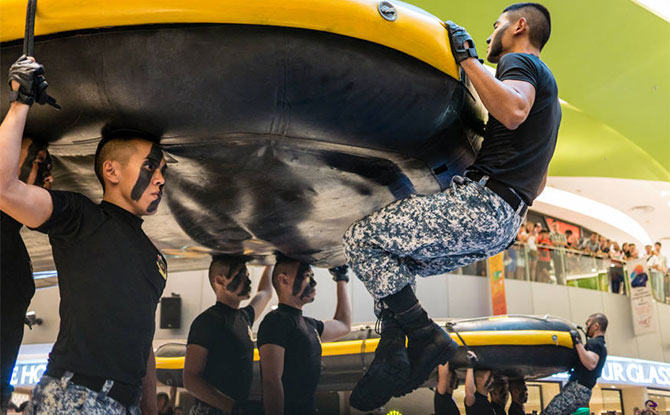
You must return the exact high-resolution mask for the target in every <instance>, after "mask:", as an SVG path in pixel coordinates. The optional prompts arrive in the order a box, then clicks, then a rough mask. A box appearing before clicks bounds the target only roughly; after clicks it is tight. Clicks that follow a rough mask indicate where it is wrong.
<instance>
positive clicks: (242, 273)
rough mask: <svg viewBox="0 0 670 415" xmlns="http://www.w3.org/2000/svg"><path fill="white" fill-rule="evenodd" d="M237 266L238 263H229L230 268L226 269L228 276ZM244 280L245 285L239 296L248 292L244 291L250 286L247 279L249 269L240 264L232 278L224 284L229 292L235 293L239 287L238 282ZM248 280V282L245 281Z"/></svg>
mask: <svg viewBox="0 0 670 415" xmlns="http://www.w3.org/2000/svg"><path fill="white" fill-rule="evenodd" d="M238 266H239V264H238V263H236V264H230V269H229V270H228V278H231V276H232V274H233V272H234V271H235V269H237V267H238ZM243 281H244V283H245V287H244V288H243V289H242V292H241V293H240V294H239V295H240V296H244V295H246V294H248V292H247V293H246V294H245V291H246V290H247V288H249V289H250V288H251V280H249V271H248V270H247V267H246V266H245V265H244V264H242V266H240V269H239V270H238V271H237V273H236V274H235V276H234V277H233V278H232V280H231V281H230V282H229V283H228V285H226V290H228V291H230V292H231V293H236V292H237V290H238V289H239V288H240V284H241V283H242V282H243ZM247 282H248V283H247Z"/></svg>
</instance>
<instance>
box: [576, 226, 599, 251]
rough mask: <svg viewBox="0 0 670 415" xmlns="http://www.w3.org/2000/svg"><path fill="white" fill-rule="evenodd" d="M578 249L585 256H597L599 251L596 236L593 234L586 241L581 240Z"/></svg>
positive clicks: (584, 239)
mask: <svg viewBox="0 0 670 415" xmlns="http://www.w3.org/2000/svg"><path fill="white" fill-rule="evenodd" d="M579 249H581V250H583V251H584V252H586V253H587V254H591V255H595V254H597V253H598V250H599V249H600V242H599V241H598V234H597V233H595V232H594V233H592V234H591V236H590V237H589V238H588V239H586V238H583V239H582V242H581V244H580V245H579Z"/></svg>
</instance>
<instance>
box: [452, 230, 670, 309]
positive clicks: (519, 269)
mask: <svg viewBox="0 0 670 415" xmlns="http://www.w3.org/2000/svg"><path fill="white" fill-rule="evenodd" d="M503 263H504V265H505V279H516V280H524V281H534V282H542V283H546V284H558V285H567V286H570V287H579V288H586V289H590V290H598V291H604V292H611V293H615V294H622V295H628V286H629V284H628V274H627V272H626V268H625V262H624V261H617V260H613V259H610V258H604V257H599V256H593V255H589V254H585V253H583V252H580V251H575V250H571V249H566V248H558V247H553V246H543V245H538V246H537V250H531V249H530V248H529V247H528V245H526V244H522V243H516V244H514V245H512V246H511V247H509V248H508V249H507V250H505V252H504V257H503ZM457 272H458V273H462V274H464V275H475V276H486V275H487V267H486V261H479V262H476V263H474V264H471V265H468V266H466V267H463V268H461V269H460V270H459V271H457ZM649 280H650V281H651V288H652V293H653V294H654V298H655V299H656V301H659V302H663V303H666V304H670V274H668V273H663V272H660V271H656V270H650V272H649Z"/></svg>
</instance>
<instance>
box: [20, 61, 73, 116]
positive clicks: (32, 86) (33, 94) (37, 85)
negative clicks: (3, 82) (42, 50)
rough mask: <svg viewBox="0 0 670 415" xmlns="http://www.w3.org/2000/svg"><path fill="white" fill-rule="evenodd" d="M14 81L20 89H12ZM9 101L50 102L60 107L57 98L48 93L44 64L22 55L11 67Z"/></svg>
mask: <svg viewBox="0 0 670 415" xmlns="http://www.w3.org/2000/svg"><path fill="white" fill-rule="evenodd" d="M12 81H16V82H18V83H19V89H18V90H16V91H14V90H12ZM8 82H9V88H10V90H11V92H10V93H9V102H13V101H18V102H22V103H24V104H27V105H32V104H33V102H37V103H38V104H41V105H44V104H49V105H51V106H53V107H54V108H57V109H60V105H58V104H56V100H55V99H54V98H52V97H50V96H49V95H48V94H47V92H46V91H47V87H48V86H49V84H48V83H47V80H46V78H45V77H44V66H42V65H40V64H39V63H37V62H35V61H33V60H32V59H29V58H28V57H27V56H25V55H22V56H21V57H20V58H19V59H17V60H16V62H14V64H13V65H12V66H11V67H10V68H9V80H8Z"/></svg>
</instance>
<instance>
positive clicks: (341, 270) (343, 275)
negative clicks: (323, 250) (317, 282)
mask: <svg viewBox="0 0 670 415" xmlns="http://www.w3.org/2000/svg"><path fill="white" fill-rule="evenodd" d="M348 271H349V266H348V265H340V266H339V267H333V268H329V269H328V272H330V275H332V276H333V281H335V282H337V281H344V282H349V276H348V275H347V272H348Z"/></svg>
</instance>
